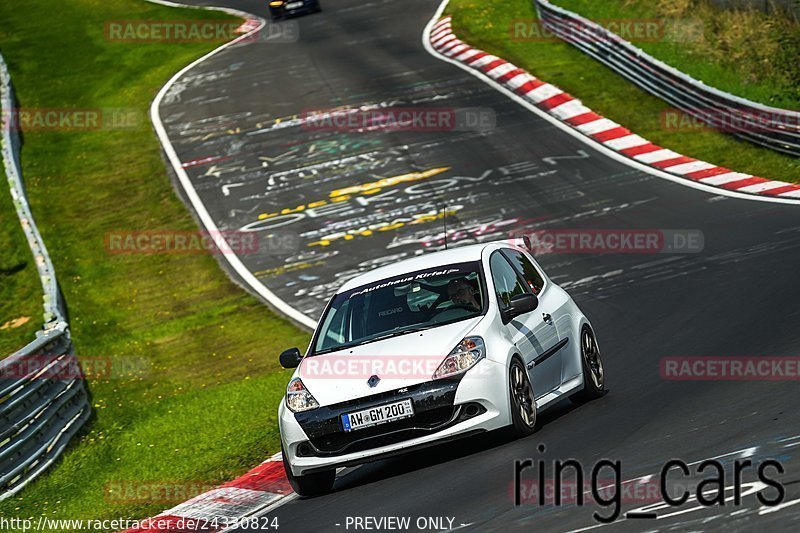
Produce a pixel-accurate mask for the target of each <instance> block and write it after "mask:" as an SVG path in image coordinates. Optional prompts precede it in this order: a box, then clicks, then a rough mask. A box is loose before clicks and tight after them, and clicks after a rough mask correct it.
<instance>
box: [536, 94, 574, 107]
mask: <svg viewBox="0 0 800 533" xmlns="http://www.w3.org/2000/svg"><path fill="white" fill-rule="evenodd" d="M572 100H575V98H574V97H573V96H572V95H571V94H569V93H561V94H557V95H555V96H551V97H550V98H548V99H547V100H544V101H542V102H539V105H540V106H541V107H543V108H545V109H553V108H554V107H557V106H560V105H561V104H564V103H566V102H570V101H572Z"/></svg>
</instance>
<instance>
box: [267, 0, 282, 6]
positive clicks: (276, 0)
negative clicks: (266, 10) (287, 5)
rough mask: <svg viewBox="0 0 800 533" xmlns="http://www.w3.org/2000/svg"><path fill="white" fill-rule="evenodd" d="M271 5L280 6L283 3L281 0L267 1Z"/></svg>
mask: <svg viewBox="0 0 800 533" xmlns="http://www.w3.org/2000/svg"><path fill="white" fill-rule="evenodd" d="M269 5H270V6H272V7H281V6H282V5H283V0H275V1H274V2H270V3H269Z"/></svg>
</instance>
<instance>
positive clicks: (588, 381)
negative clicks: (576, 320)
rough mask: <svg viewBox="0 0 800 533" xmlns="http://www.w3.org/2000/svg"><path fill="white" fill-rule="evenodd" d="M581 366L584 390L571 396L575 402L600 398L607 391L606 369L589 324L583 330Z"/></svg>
mask: <svg viewBox="0 0 800 533" xmlns="http://www.w3.org/2000/svg"><path fill="white" fill-rule="evenodd" d="M581 366H582V367H583V390H581V391H579V392H576V393H575V394H573V395H572V396H570V397H569V399H570V400H572V401H573V402H574V403H584V402H588V401H590V400H594V399H597V398H600V397H601V396H602V395H603V394H605V391H606V379H605V371H604V370H603V360H602V358H601V357H600V348H599V347H598V346H597V340H596V339H595V338H594V332H593V331H592V328H590V327H589V326H583V329H582V330H581Z"/></svg>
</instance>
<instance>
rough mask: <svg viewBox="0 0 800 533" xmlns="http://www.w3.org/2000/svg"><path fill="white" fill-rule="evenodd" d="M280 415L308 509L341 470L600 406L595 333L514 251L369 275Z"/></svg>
mask: <svg viewBox="0 0 800 533" xmlns="http://www.w3.org/2000/svg"><path fill="white" fill-rule="evenodd" d="M280 361H281V365H283V366H284V367H286V368H296V370H295V372H294V374H293V376H292V379H291V381H290V382H289V385H288V387H287V389H286V397H285V401H283V402H281V404H280V407H279V409H278V420H279V426H280V433H281V445H282V450H283V461H284V466H285V468H286V475H287V477H288V478H289V481H290V482H291V484H292V487H293V488H294V490H295V492H297V493H298V494H300V495H301V496H307V495H314V494H320V493H323V492H326V491H328V490H330V488H331V487H332V486H333V482H334V479H335V476H336V468H337V467H342V466H347V465H354V464H359V463H364V462H368V461H373V460H377V459H382V458H385V457H387V456H391V455H395V454H399V453H405V452H408V451H410V450H416V449H419V448H421V447H425V446H429V445H433V444H439V443H441V442H444V441H447V440H451V439H455V438H459V437H464V436H467V435H473V434H476V433H480V432H485V431H489V430H494V429H498V428H502V427H507V426H510V427H511V428H512V429H513V431H514V432H515V433H516V434H518V435H527V434H530V433H532V432H533V431H534V428H535V425H536V414H537V411H541V410H542V409H544V408H545V407H547V406H549V405H552V404H553V403H554V402H556V401H558V400H559V399H561V398H564V397H565V396H569V398H570V399H572V400H573V401H578V402H580V401H586V400H589V399H592V398H597V397H599V396H601V395H602V394H603V392H604V387H605V380H604V374H603V364H602V362H601V360H600V352H599V349H598V346H597V341H596V340H595V336H594V332H593V330H592V326H591V324H590V323H589V320H588V319H587V318H586V317H585V316H584V314H583V313H582V312H581V310H580V309H579V308H578V306H577V305H575V302H573V301H572V298H570V296H569V295H568V294H567V293H566V292H565V291H564V290H563V289H561V287H559V286H558V285H556V284H555V283H553V282H552V281H551V280H550V279H548V277H547V276H546V275H545V273H544V272H543V271H542V269H541V268H540V267H539V265H538V264H537V263H536V261H535V260H534V259H533V257H531V255H530V254H529V253H528V251H527V250H526V249H525V248H524V247H521V246H516V245H514V244H508V243H505V242H504V243H489V244H478V245H472V246H465V247H463V248H456V249H452V250H446V251H441V252H435V253H431V254H427V255H422V256H419V257H416V258H413V259H408V260H406V261H402V262H398V263H396V264H394V265H390V266H385V267H382V268H378V269H375V270H373V271H371V272H368V273H365V274H362V275H360V276H358V277H356V278H354V279H352V280H350V281H348V282H347V283H345V284H344V286H342V287H341V288H340V289H339V291H338V292H337V293H336V294H335V295H334V296H333V298H332V299H331V301H330V302H329V303H328V305H327V307H326V309H325V311H324V312H323V314H322V317H321V319H320V322H319V324H318V325H317V329H316V331H315V332H314V336H313V337H312V340H311V344H310V345H309V347H308V349H307V351H306V354H305V355H304V356H303V355H301V354H300V351H299V350H298V349H297V348H292V349H290V350H286V351H285V352H283V353H282V354H281V357H280Z"/></svg>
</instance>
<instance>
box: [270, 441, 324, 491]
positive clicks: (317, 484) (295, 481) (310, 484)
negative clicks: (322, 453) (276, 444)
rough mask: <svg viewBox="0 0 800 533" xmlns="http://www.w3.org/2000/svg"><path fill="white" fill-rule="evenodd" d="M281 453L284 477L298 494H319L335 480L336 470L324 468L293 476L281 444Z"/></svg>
mask: <svg viewBox="0 0 800 533" xmlns="http://www.w3.org/2000/svg"><path fill="white" fill-rule="evenodd" d="M281 455H282V456H283V469H284V470H285V471H286V478H287V479H288V480H289V484H290V485H291V486H292V490H294V491H295V492H296V493H297V494H299V495H300V496H319V495H320V494H325V493H326V492H328V491H329V490H331V488H332V487H333V482H334V481H335V480H336V470H325V471H323V472H315V473H313V474H306V475H303V476H295V475H294V474H292V469H291V467H290V466H289V461H288V460H287V459H286V452H285V451H284V450H283V446H281Z"/></svg>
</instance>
